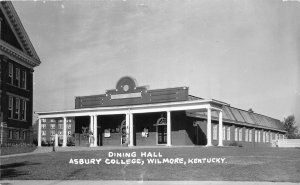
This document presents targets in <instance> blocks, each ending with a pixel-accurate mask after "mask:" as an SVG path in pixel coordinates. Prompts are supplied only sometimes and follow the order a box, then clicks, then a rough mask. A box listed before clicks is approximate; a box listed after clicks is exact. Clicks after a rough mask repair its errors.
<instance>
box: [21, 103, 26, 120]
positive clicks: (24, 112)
mask: <svg viewBox="0 0 300 185" xmlns="http://www.w3.org/2000/svg"><path fill="white" fill-rule="evenodd" d="M26 107H27V102H26V100H22V107H21V120H26V113H27V112H26V111H27V110H26Z"/></svg>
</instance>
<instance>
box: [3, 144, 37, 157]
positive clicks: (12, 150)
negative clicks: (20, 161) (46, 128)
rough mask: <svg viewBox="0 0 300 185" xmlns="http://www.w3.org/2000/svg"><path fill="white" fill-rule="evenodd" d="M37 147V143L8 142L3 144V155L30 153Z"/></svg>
mask: <svg viewBox="0 0 300 185" xmlns="http://www.w3.org/2000/svg"><path fill="white" fill-rule="evenodd" d="M35 149H36V145H35V144H27V143H19V144H14V143H6V144H3V145H1V155H10V154H18V153H28V152H32V151H34V150H35Z"/></svg>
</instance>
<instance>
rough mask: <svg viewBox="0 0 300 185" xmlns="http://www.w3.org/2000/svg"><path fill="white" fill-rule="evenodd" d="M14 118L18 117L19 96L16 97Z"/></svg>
mask: <svg viewBox="0 0 300 185" xmlns="http://www.w3.org/2000/svg"><path fill="white" fill-rule="evenodd" d="M14 118H15V119H20V98H16V107H15V116H14Z"/></svg>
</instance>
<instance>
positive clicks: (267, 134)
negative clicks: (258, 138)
mask: <svg viewBox="0 0 300 185" xmlns="http://www.w3.org/2000/svg"><path fill="white" fill-rule="evenodd" d="M266 142H267V143H269V142H270V139H269V132H266Z"/></svg>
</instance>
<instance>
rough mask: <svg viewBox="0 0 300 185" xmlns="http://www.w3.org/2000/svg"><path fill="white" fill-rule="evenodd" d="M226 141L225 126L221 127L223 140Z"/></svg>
mask: <svg viewBox="0 0 300 185" xmlns="http://www.w3.org/2000/svg"><path fill="white" fill-rule="evenodd" d="M225 139H226V132H225V126H223V140H225Z"/></svg>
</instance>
